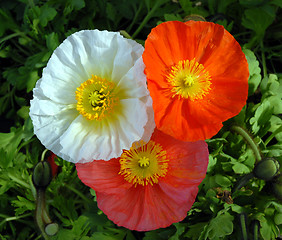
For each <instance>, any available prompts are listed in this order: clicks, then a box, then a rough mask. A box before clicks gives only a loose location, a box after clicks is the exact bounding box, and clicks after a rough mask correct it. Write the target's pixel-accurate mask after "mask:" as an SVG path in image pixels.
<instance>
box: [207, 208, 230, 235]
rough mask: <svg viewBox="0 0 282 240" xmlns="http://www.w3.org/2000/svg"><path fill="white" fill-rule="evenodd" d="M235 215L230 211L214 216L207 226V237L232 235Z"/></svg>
mask: <svg viewBox="0 0 282 240" xmlns="http://www.w3.org/2000/svg"><path fill="white" fill-rule="evenodd" d="M233 219H234V217H233V216H232V215H230V214H229V213H228V212H225V213H220V212H219V214H218V215H217V216H216V217H215V218H213V219H212V220H211V221H210V223H209V226H208V228H207V230H206V231H207V233H206V238H205V239H207V237H208V238H209V239H218V238H222V237H225V236H227V235H230V234H231V233H232V232H233Z"/></svg>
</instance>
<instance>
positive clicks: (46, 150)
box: [41, 149, 48, 162]
mask: <svg viewBox="0 0 282 240" xmlns="http://www.w3.org/2000/svg"><path fill="white" fill-rule="evenodd" d="M46 152H48V149H45V150H44V151H43V153H42V155H41V162H43V161H44V158H45V154H46Z"/></svg>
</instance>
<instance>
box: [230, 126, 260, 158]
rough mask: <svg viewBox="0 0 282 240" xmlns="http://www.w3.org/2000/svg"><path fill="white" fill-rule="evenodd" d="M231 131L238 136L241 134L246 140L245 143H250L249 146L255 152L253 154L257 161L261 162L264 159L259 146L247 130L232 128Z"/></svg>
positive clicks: (237, 127)
mask: <svg viewBox="0 0 282 240" xmlns="http://www.w3.org/2000/svg"><path fill="white" fill-rule="evenodd" d="M231 131H233V132H236V133H237V134H240V135H241V136H242V137H243V138H244V139H245V141H246V142H247V143H248V145H249V146H250V147H251V149H252V150H253V153H254V155H255V158H256V160H257V161H260V160H261V159H262V155H261V153H260V150H259V147H258V145H257V144H256V143H255V141H254V140H253V138H252V137H251V136H250V134H249V133H248V132H247V131H246V130H245V129H243V128H242V127H239V126H232V127H231Z"/></svg>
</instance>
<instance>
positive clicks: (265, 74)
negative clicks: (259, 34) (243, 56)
mask: <svg viewBox="0 0 282 240" xmlns="http://www.w3.org/2000/svg"><path fill="white" fill-rule="evenodd" d="M260 47H261V61H262V71H263V77H266V76H267V67H266V60H265V53H264V46H263V40H261V41H260Z"/></svg>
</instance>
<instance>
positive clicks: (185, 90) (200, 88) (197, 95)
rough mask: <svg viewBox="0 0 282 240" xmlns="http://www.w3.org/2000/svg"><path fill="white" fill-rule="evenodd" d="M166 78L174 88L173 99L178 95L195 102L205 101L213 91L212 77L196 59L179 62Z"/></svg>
mask: <svg viewBox="0 0 282 240" xmlns="http://www.w3.org/2000/svg"><path fill="white" fill-rule="evenodd" d="M166 77H167V81H168V82H169V83H170V84H171V86H172V89H171V91H172V92H173V94H174V95H173V97H175V96H176V95H178V97H179V98H181V97H182V98H186V99H190V100H191V101H194V100H197V99H203V97H204V96H206V95H207V94H208V93H209V91H210V90H211V87H210V86H211V76H210V75H209V72H208V71H207V70H206V69H205V67H204V66H203V65H202V64H200V63H198V62H196V60H195V58H194V59H193V60H191V61H189V60H183V61H179V62H178V63H177V64H176V65H174V66H172V67H171V68H170V69H169V71H168V74H167V76H166Z"/></svg>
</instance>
